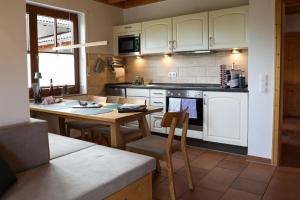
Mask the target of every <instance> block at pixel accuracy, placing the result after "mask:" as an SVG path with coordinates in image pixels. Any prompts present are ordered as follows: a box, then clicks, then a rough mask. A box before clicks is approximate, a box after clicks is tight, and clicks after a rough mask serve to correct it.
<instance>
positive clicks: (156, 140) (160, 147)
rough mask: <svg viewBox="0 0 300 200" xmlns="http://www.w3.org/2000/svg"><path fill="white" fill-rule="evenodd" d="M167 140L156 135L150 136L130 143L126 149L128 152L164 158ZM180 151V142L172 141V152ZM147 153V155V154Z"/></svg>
mask: <svg viewBox="0 0 300 200" xmlns="http://www.w3.org/2000/svg"><path fill="white" fill-rule="evenodd" d="M166 144H167V138H164V137H160V136H157V135H150V136H147V137H144V138H142V139H140V140H136V141H134V142H130V143H128V144H127V145H126V148H127V149H128V150H130V151H133V152H137V153H146V154H147V155H153V154H154V155H157V156H164V155H165V154H166ZM179 149H180V142H179V141H178V140H173V144H172V150H173V151H177V150H179ZM148 153H149V154H148Z"/></svg>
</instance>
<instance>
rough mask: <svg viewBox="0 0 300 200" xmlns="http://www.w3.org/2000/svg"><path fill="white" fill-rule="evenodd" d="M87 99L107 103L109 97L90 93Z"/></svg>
mask: <svg viewBox="0 0 300 200" xmlns="http://www.w3.org/2000/svg"><path fill="white" fill-rule="evenodd" d="M87 101H94V102H97V103H106V101H107V97H102V96H92V95H89V96H88V97H87Z"/></svg>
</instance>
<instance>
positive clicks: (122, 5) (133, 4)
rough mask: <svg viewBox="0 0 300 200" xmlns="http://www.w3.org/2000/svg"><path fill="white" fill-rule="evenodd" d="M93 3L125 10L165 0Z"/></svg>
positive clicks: (111, 0) (115, 0) (103, 1)
mask: <svg viewBox="0 0 300 200" xmlns="http://www.w3.org/2000/svg"><path fill="white" fill-rule="evenodd" d="M94 1H97V2H101V3H105V4H109V5H112V6H116V7H119V8H123V9H126V8H132V7H136V6H141V5H146V4H150V3H156V2H160V1H165V0H94Z"/></svg>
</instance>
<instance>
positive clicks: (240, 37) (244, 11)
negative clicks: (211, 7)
mask: <svg viewBox="0 0 300 200" xmlns="http://www.w3.org/2000/svg"><path fill="white" fill-rule="evenodd" d="M209 47H210V49H228V48H247V47H248V6H241V7H236V8H229V9H223V10H216V11H211V12H209Z"/></svg>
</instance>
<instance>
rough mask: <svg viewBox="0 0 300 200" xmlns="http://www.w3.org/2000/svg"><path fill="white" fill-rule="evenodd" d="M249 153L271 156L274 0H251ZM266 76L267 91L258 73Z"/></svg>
mask: <svg viewBox="0 0 300 200" xmlns="http://www.w3.org/2000/svg"><path fill="white" fill-rule="evenodd" d="M249 18H250V21H249V25H250V27H249V30H250V33H249V51H248V56H249V57H248V60H249V67H248V76H249V77H248V78H249V80H248V81H249V91H250V92H249V137H248V138H249V140H248V144H249V148H248V154H249V155H253V156H259V157H265V158H271V156H272V129H273V98H274V61H275V35H274V34H275V33H274V32H275V0H250V16H249ZM260 75H267V76H268V81H269V83H268V91H267V93H261V92H259V76H260Z"/></svg>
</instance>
